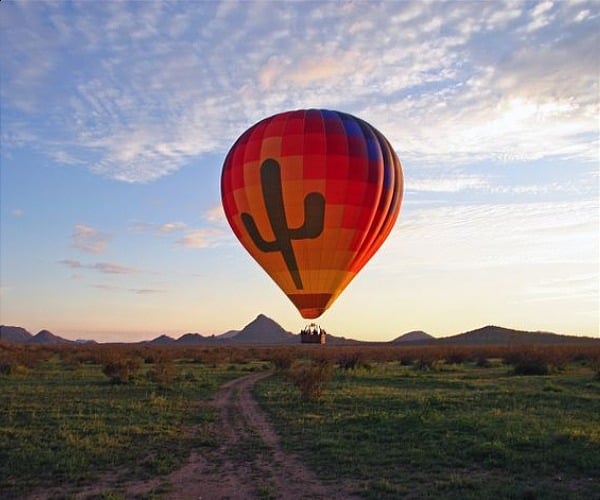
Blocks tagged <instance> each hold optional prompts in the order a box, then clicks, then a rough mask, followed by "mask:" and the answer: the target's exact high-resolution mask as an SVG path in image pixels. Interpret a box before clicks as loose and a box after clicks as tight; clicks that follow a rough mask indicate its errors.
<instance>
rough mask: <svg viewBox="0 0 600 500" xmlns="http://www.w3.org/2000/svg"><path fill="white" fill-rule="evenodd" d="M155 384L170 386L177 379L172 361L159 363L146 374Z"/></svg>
mask: <svg viewBox="0 0 600 500" xmlns="http://www.w3.org/2000/svg"><path fill="white" fill-rule="evenodd" d="M146 376H147V377H148V380H150V381H151V382H154V383H155V384H168V383H169V382H172V381H173V378H174V377H175V366H174V365H173V363H172V362H171V361H159V362H158V363H156V364H155V365H154V366H153V367H152V368H151V369H150V370H148V372H147V373H146Z"/></svg>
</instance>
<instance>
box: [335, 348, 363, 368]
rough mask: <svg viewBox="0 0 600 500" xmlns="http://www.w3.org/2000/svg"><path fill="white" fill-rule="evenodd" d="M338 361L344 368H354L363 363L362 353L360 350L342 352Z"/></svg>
mask: <svg viewBox="0 0 600 500" xmlns="http://www.w3.org/2000/svg"><path fill="white" fill-rule="evenodd" d="M337 363H338V365H339V367H340V368H341V369H342V370H354V369H356V368H358V367H359V366H360V364H361V363H362V354H361V353H360V352H359V351H351V352H344V353H341V354H340V356H339V357H338V359H337Z"/></svg>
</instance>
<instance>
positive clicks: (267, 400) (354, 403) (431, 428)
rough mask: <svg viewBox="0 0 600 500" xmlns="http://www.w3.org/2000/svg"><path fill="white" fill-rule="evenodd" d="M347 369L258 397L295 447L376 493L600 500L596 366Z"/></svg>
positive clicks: (320, 466)
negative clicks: (317, 391) (311, 385)
mask: <svg viewBox="0 0 600 500" xmlns="http://www.w3.org/2000/svg"><path fill="white" fill-rule="evenodd" d="M415 366H416V365H410V366H403V365H402V364H400V363H398V362H387V363H377V364H373V365H369V366H368V367H367V368H358V369H355V370H348V371H341V370H336V371H335V372H334V373H335V375H334V378H333V380H332V382H331V384H330V386H329V389H328V390H326V391H325V392H324V393H323V395H322V396H321V397H320V398H318V399H315V400H306V399H305V398H302V397H300V395H299V394H298V392H297V391H296V390H295V389H294V388H293V387H292V386H291V385H290V384H289V383H288V382H287V381H286V379H285V378H284V377H282V376H277V377H271V378H269V379H267V380H264V381H262V382H261V383H260V385H259V386H258V388H257V391H256V392H257V397H258V398H259V399H260V401H261V403H262V405H263V406H264V407H265V408H266V409H267V410H268V412H269V414H270V415H271V417H272V420H273V421H274V422H275V424H276V426H277V428H278V430H279V433H280V435H281V436H282V439H283V442H284V446H285V447H287V448H288V449H291V450H294V451H295V452H297V453H298V454H300V455H301V457H302V458H303V460H305V461H306V462H307V463H308V464H310V466H311V467H312V468H313V469H314V470H316V471H318V473H319V475H320V477H322V478H323V479H327V480H340V479H347V480H353V481H356V483H357V491H359V492H360V493H361V494H362V495H364V496H365V497H367V498H457V499H458V498H460V499H463V498H478V499H479V498H540V499H542V498H543V499H549V498H581V499H591V498H600V380H598V378H596V377H595V372H594V371H593V370H592V369H591V368H590V367H589V366H588V365H587V364H581V363H579V364H577V363H571V364H569V365H568V366H565V367H563V369H562V371H560V372H558V373H554V374H552V375H547V376H515V375H513V374H512V367H510V366H506V365H504V364H502V363H500V362H499V361H495V362H494V361H493V362H492V363H491V366H489V367H486V368H482V367H478V366H476V364H474V363H463V364H460V365H448V364H440V365H438V366H437V368H436V369H434V370H429V371H423V370H419V369H415Z"/></svg>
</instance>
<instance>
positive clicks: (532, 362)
mask: <svg viewBox="0 0 600 500" xmlns="http://www.w3.org/2000/svg"><path fill="white" fill-rule="evenodd" d="M513 373H514V374H515V375H548V374H549V373H550V366H549V364H548V362H547V361H546V360H545V359H543V358H542V357H540V356H534V355H529V356H523V357H522V358H521V359H519V360H518V361H517V362H516V363H515V365H514V369H513Z"/></svg>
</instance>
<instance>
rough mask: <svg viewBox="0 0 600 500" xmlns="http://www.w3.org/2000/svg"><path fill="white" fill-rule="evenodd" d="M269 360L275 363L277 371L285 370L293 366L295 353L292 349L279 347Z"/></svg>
mask: <svg viewBox="0 0 600 500" xmlns="http://www.w3.org/2000/svg"><path fill="white" fill-rule="evenodd" d="M269 361H271V363H273V365H274V366H275V370H276V371H278V372H283V371H286V370H289V369H290V367H291V366H292V363H293V362H294V354H293V353H292V351H291V350H290V349H277V350H276V351H274V352H273V353H272V354H271V356H270V360H269Z"/></svg>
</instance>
